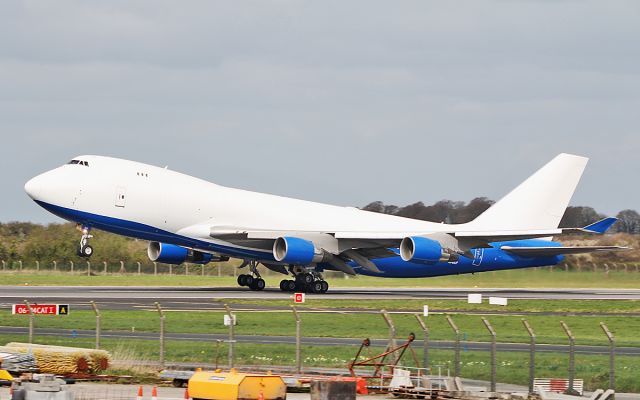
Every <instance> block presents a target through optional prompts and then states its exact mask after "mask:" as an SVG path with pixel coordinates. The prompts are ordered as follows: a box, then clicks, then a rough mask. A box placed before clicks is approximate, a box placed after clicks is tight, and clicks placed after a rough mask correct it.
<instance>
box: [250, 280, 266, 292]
mask: <svg viewBox="0 0 640 400" xmlns="http://www.w3.org/2000/svg"><path fill="white" fill-rule="evenodd" d="M265 286H267V284H266V283H265V281H264V279H262V278H258V279H255V280H254V281H253V287H255V289H254V290H258V291H259V290H264V287H265Z"/></svg>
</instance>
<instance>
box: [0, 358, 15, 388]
mask: <svg viewBox="0 0 640 400" xmlns="http://www.w3.org/2000/svg"><path fill="white" fill-rule="evenodd" d="M11 381H13V376H11V374H10V373H9V372H7V371H6V370H4V369H2V358H0V386H9V385H11Z"/></svg>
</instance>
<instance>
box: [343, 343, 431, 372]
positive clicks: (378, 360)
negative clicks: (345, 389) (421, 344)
mask: <svg viewBox="0 0 640 400" xmlns="http://www.w3.org/2000/svg"><path fill="white" fill-rule="evenodd" d="M415 338H416V335H414V334H413V333H411V334H409V338H408V339H407V341H406V342H405V343H403V344H401V345H399V346H395V347H387V349H386V350H385V351H384V352H382V353H380V354H378V355H376V356H373V357H369V358H367V359H365V360H361V361H358V358H360V354H361V353H362V350H363V349H364V348H368V347H369V346H370V345H371V341H370V340H369V339H364V340H363V341H362V344H361V345H360V349H358V352H357V353H356V356H355V357H354V358H353V361H351V362H350V363H349V365H348V368H349V372H350V373H351V376H353V377H355V376H356V373H355V367H375V369H374V371H373V374H371V376H370V377H369V378H379V377H380V376H381V374H382V372H383V371H382V369H383V368H385V367H387V368H389V373H390V374H393V369H394V368H395V367H396V366H397V365H398V363H399V362H400V360H401V359H402V356H404V353H405V352H406V351H407V349H409V351H410V352H411V355H412V356H413V360H414V362H415V364H416V367H420V362H419V361H418V358H417V357H416V353H415V352H414V351H413V349H412V348H411V347H410V346H411V343H412V342H413V341H414V340H415ZM396 353H398V354H397V356H396ZM389 355H393V356H395V357H392V360H393V361H392V362H390V363H385V360H386V359H387V356H389Z"/></svg>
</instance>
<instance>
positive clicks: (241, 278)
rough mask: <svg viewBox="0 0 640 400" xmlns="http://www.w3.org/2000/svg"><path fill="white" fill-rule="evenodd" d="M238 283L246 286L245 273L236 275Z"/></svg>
mask: <svg viewBox="0 0 640 400" xmlns="http://www.w3.org/2000/svg"><path fill="white" fill-rule="evenodd" d="M238 285H240V286H247V275H245V274H240V275H238Z"/></svg>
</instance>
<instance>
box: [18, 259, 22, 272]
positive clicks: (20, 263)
mask: <svg viewBox="0 0 640 400" xmlns="http://www.w3.org/2000/svg"><path fill="white" fill-rule="evenodd" d="M18 265H19V266H20V272H22V260H19V261H18Z"/></svg>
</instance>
